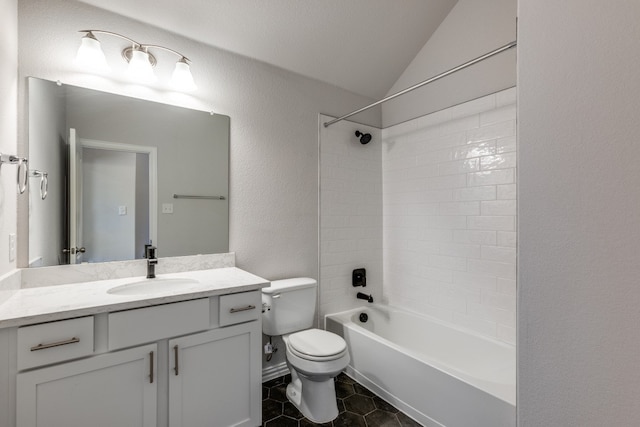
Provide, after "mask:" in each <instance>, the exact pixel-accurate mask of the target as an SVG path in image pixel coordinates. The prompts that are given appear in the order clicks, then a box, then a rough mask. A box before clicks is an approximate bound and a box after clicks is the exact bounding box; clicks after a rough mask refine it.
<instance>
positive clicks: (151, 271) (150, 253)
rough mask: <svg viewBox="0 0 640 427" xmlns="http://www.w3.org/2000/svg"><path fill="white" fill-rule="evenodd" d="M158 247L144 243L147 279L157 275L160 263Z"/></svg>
mask: <svg viewBox="0 0 640 427" xmlns="http://www.w3.org/2000/svg"><path fill="white" fill-rule="evenodd" d="M156 249H157V248H156V247H155V246H153V245H144V257H145V258H146V259H147V279H153V278H155V277H156V265H157V264H158V258H157V257H156Z"/></svg>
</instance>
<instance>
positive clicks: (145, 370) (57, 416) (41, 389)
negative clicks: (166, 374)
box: [17, 344, 158, 427]
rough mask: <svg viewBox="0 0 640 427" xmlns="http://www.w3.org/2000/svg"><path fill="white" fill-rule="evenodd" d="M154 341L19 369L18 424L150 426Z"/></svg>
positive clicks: (154, 383)
mask: <svg viewBox="0 0 640 427" xmlns="http://www.w3.org/2000/svg"><path fill="white" fill-rule="evenodd" d="M156 354H157V346H156V345H155V344H152V345H146V346H141V347H135V348H132V349H128V350H122V351H117V352H113V353H107V354H102V355H99V356H94V357H90V358H87V359H82V360H78V361H75V362H68V363H62V364H59V365H54V366H51V367H48V368H42V369H36V370H34V371H29V372H25V373H20V374H18V377H17V425H18V426H20V427H71V426H78V427H80V426H92V427H113V426H130V427H155V426H156V413H157V384H158V382H157V378H156V375H157V374H156V372H157V365H156V360H157V359H156V357H154V356H155V355H156Z"/></svg>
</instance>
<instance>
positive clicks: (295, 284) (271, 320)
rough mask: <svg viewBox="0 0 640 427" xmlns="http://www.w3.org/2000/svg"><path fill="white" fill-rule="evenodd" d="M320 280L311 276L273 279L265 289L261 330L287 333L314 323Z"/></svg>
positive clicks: (272, 332) (263, 290) (267, 332)
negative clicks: (317, 289)
mask: <svg viewBox="0 0 640 427" xmlns="http://www.w3.org/2000/svg"><path fill="white" fill-rule="evenodd" d="M316 288H317V282H316V281H315V279H311V278H309V277H297V278H295V279H284V280H274V281H273V282H271V286H269V287H268V288H263V289H262V310H263V314H262V332H263V333H264V334H266V335H272V336H275V335H284V334H289V333H291V332H295V331H301V330H303V329H309V328H310V327H312V326H313V319H314V314H315V311H316Z"/></svg>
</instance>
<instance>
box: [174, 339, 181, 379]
mask: <svg viewBox="0 0 640 427" xmlns="http://www.w3.org/2000/svg"><path fill="white" fill-rule="evenodd" d="M173 356H174V359H175V360H176V365H175V366H174V367H173V371H174V372H175V373H176V375H178V374H179V373H180V371H179V370H178V346H177V345H175V346H173Z"/></svg>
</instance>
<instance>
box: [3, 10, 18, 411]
mask: <svg viewBox="0 0 640 427" xmlns="http://www.w3.org/2000/svg"><path fill="white" fill-rule="evenodd" d="M17 4H18V1H17V0H0V11H1V13H0V94H2V96H0V152H2V153H9V154H15V153H16V152H17V139H16V135H17V127H16V119H17V116H18V110H17V96H18V73H17V69H18V15H17ZM15 173H16V171H15V166H9V167H3V168H2V173H0V274H4V273H6V272H8V271H10V270H11V269H13V268H15V266H16V263H15V261H9V245H8V235H9V233H15V232H16V199H17V196H16V195H15V194H16V193H15V191H16V190H15V188H16V185H15V182H16V181H15V179H16V175H15ZM0 421H1V418H0Z"/></svg>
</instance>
